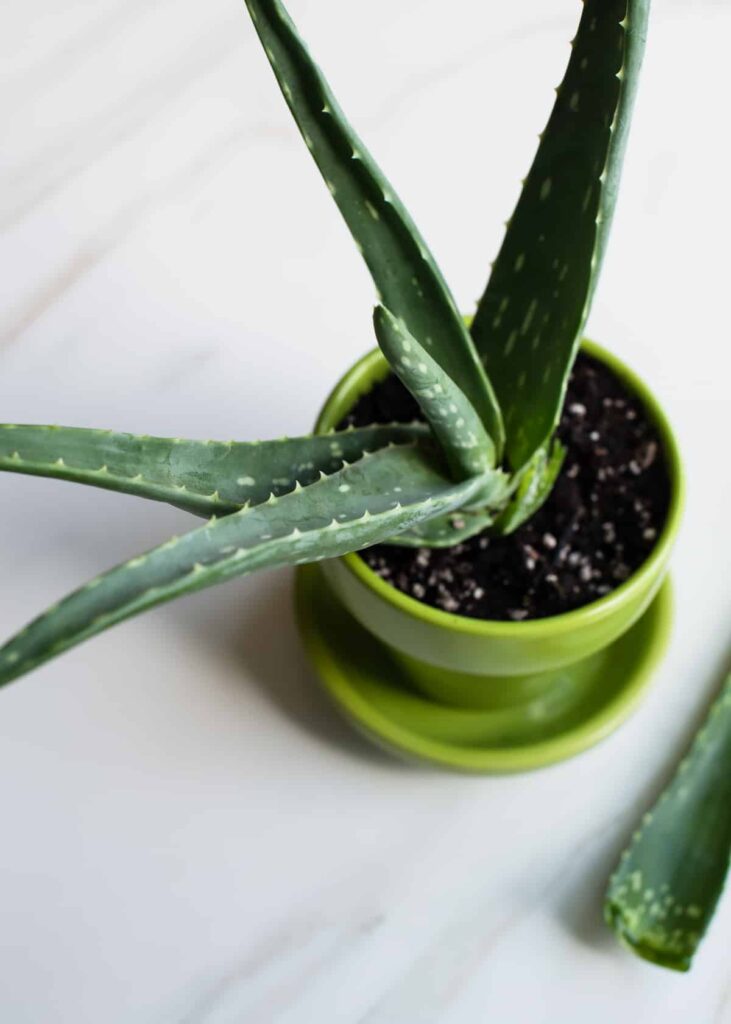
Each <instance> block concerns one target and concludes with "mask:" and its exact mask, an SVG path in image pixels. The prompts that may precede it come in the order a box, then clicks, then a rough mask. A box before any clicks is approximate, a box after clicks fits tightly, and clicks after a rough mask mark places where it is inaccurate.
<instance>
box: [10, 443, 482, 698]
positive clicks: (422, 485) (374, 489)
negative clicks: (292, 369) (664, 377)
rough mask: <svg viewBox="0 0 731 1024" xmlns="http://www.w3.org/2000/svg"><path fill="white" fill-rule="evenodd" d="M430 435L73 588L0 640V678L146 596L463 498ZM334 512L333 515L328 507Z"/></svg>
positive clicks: (371, 535)
mask: <svg viewBox="0 0 731 1024" xmlns="http://www.w3.org/2000/svg"><path fill="white" fill-rule="evenodd" d="M439 467H440V456H439V453H438V452H436V450H435V448H434V445H433V444H430V443H425V444H414V445H411V446H406V445H401V446H396V447H393V448H384V449H382V450H381V451H379V452H376V453H375V454H373V455H366V456H364V457H363V458H361V459H360V461H359V462H356V463H354V464H353V465H350V466H346V467H344V468H343V469H341V470H339V471H338V472H336V473H334V474H333V475H332V476H329V477H324V478H323V479H321V480H320V481H318V482H317V483H313V484H310V485H309V486H308V487H304V488H300V489H298V490H295V491H291V492H290V493H288V494H286V495H284V496H283V497H281V498H274V497H273V498H272V499H270V500H269V501H267V502H266V503H264V504H260V505H256V506H253V507H250V508H247V509H242V510H241V511H239V512H234V513H232V514H231V515H228V516H225V517H224V518H222V519H212V520H210V521H209V522H208V523H207V524H206V525H205V526H202V527H200V528H199V529H197V530H194V531H192V532H191V533H188V534H186V535H184V536H183V537H180V538H173V539H172V540H170V541H168V542H167V543H166V544H163V545H162V546H161V547H158V548H155V549H154V550H152V551H149V552H147V553H146V554H143V555H140V556H138V557H137V558H133V559H132V560H131V561H129V562H126V563H125V564H124V565H120V566H118V567H117V568H115V569H112V570H111V571H110V572H107V573H105V574H104V575H103V576H99V577H97V578H96V579H95V580H92V581H91V582H90V583H88V584H87V585H86V586H85V587H82V588H81V589H80V590H77V591H75V592H74V593H73V594H71V595H70V596H69V597H67V598H65V599H64V600H63V601H61V602H60V603H59V604H57V605H55V606H54V607H53V608H51V609H49V611H47V612H46V613H45V614H44V615H42V616H41V617H40V618H38V619H36V620H35V621H34V622H32V623H30V625H28V626H26V628H25V629H23V630H22V631H21V632H20V633H18V634H17V635H16V636H15V637H14V638H13V639H12V640H10V641H9V642H8V643H7V644H5V646H4V647H3V648H2V649H0V685H1V684H3V683H8V682H10V681H11V680H12V679H15V678H17V677H18V676H20V675H23V674H24V673H26V672H29V671H30V670H31V669H33V668H35V667H37V666H38V665H40V664H42V663H43V662H45V661H47V660H48V659H49V658H52V657H54V656H56V655H57V654H60V653H62V652H63V651H65V650H67V649H68V648H70V647H73V646H74V645H75V644H78V643H80V642H81V641H82V640H86V639H88V638H89V637H92V636H94V635H95V634H96V633H99V632H101V631H102V630H104V629H107V628H108V627H109V626H113V625H114V624H115V623H117V622H121V621H122V620H123V619H127V618H129V617H130V616H132V615H136V614H138V613H139V612H142V611H145V610H146V609H148V608H151V607H153V606H154V605H157V604H161V603H162V602H164V601H169V600H172V599H173V598H175V597H179V596H181V595H182V594H186V593H191V592H193V591H197V590H200V589H202V588H203V587H208V586H211V585H212V584H215V583H221V582H224V581H225V580H227V579H230V578H232V577H234V576H242V575H245V574H247V573H250V572H253V571H254V570H255V569H264V568H269V567H272V566H277V565H282V564H287V563H299V562H309V561H316V560H319V559H322V558H330V557H333V556H336V555H342V554H345V553H347V552H350V551H354V550H356V549H358V548H362V547H367V546H368V545H370V544H375V543H377V542H378V541H380V540H384V539H385V538H386V537H388V536H391V535H392V534H393V533H397V532H398V531H399V530H407V529H410V528H412V527H413V526H415V525H416V524H417V523H419V522H421V521H422V520H423V519H426V518H428V517H430V516H433V515H441V514H442V513H445V512H448V511H449V510H450V509H452V508H456V507H459V506H461V505H462V504H463V503H464V502H466V501H469V500H470V498H471V497H472V496H473V494H474V493H475V492H476V491H478V490H479V488H480V487H481V486H482V480H481V479H480V478H479V477H476V478H474V479H472V480H467V481H463V482H462V483H454V482H453V481H451V480H449V479H448V478H447V477H446V476H445V475H444V474H443V472H442V471H441V470H440V468H439ZM334 509H337V510H338V512H337V514H336V515H335V516H333V510H334Z"/></svg>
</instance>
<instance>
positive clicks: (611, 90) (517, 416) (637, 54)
mask: <svg viewBox="0 0 731 1024" xmlns="http://www.w3.org/2000/svg"><path fill="white" fill-rule="evenodd" d="M649 6H650V2H649V0H585V3H584V9H583V14H582V17H581V22H580V25H579V29H578V32H577V35H576V38H575V39H574V42H573V44H572V45H573V51H572V54H571V58H570V61H569V64H568V68H567V71H566V75H565V77H564V80H563V82H562V83H561V85H560V87H559V88H558V90H557V93H558V95H557V97H556V102H555V105H554V108H553V112H552V114H551V117H550V120H549V122H548V125H547V127H546V129H545V131H544V132H543V135H542V136H541V142H540V145H539V147H538V152H537V154H536V157H535V160H534V162H533V166H532V167H531V169H530V172H529V174H528V177H527V178H526V179H525V183H524V187H523V191H522V194H521V196H520V199H519V201H518V205H517V207H516V209H515V211H514V213H513V216H512V219H511V220H510V222H509V225H508V229H507V232H506V234H505V238H504V241H503V244H502V247H501V249H500V252H499V254H498V258H497V260H496V261H495V264H494V266H493V270H492V274H491V277H490V281H489V283H488V286H487V289H486V291H485V293H484V295H483V296H482V299H481V300H480V303H479V305H478V308H477V313H476V314H475V318H474V320H473V323H472V337H473V339H474V341H475V344H476V346H477V349H478V351H479V353H480V356H481V357H482V360H483V362H484V365H485V368H486V369H487V373H488V376H489V378H490V380H491V382H492V385H493V387H494V389H495V393H496V395H497V398H498V401H499V403H500V406H501V408H502V410H503V415H504V417H505V429H506V435H507V440H506V449H507V453H508V456H509V459H510V462H511V465H512V467H513V469H515V470H517V469H520V468H521V467H522V466H523V465H525V463H526V462H528V460H529V459H530V458H531V456H532V455H533V454H534V452H536V451H537V450H538V449H539V448H540V447H541V445H543V444H544V442H545V441H546V440H547V438H548V437H549V436H550V434H551V432H552V431H553V429H554V427H555V426H556V424H557V422H558V418H559V415H560V410H561V404H562V402H563V397H564V394H565V390H566V383H567V380H568V375H569V373H570V371H571V366H572V364H573V360H574V358H575V356H576V352H577V349H578V344H579V340H580V337H581V331H582V329H583V326H584V323H585V321H586V317H587V315H588V311H589V304H590V302H591V297H592V294H593V291H594V288H595V286H596V281H597V276H598V274H599V269H600V264H601V259H602V256H603V253H604V248H605V245H606V239H607V233H608V230H609V226H610V223H611V219H612V213H613V210H614V203H615V200H616V196H617V188H618V184H619V176H620V171H621V166H622V160H623V156H624V150H625V144H626V141H627V133H628V129H629V123H630V117H631V112H632V105H633V101H634V96H635V91H636V87H637V81H638V76H639V72H640V65H641V63H642V55H643V51H644V42H645V35H646V29H647V18H648V12H649Z"/></svg>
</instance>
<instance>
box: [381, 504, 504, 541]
mask: <svg viewBox="0 0 731 1024" xmlns="http://www.w3.org/2000/svg"><path fill="white" fill-rule="evenodd" d="M493 522H494V515H493V514H491V513H490V512H489V511H488V510H487V509H486V508H474V509H471V510H467V509H458V510H457V511H455V512H448V513H447V514H446V515H443V516H435V517H434V518H433V519H425V520H424V522H423V523H419V524H418V526H412V527H411V529H410V530H404V531H403V533H398V534H396V536H395V537H389V538H388V539H387V540H385V541H383V543H384V544H393V545H394V546H395V547H404V548H451V547H453V546H454V545H455V544H461V543H462V542H463V541H466V540H469V539H470V537H475V536H477V534H478V533H482V531H483V530H486V529H487V528H488V527H490V526H492V524H493Z"/></svg>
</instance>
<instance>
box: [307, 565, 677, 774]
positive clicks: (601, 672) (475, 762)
mask: <svg viewBox="0 0 731 1024" xmlns="http://www.w3.org/2000/svg"><path fill="white" fill-rule="evenodd" d="M295 602H296V610H297V618H298V622H299V627H300V631H301V633H302V637H303V640H304V644H305V648H306V650H307V653H308V656H309V658H310V660H311V662H312V664H313V666H314V668H315V670H316V672H317V674H318V675H319V677H320V679H321V681H322V683H323V684H324V686H325V689H326V691H327V693H328V694H329V695H330V697H331V698H332V699H333V701H334V702H335V704H336V706H337V707H338V708H339V709H340V710H341V711H342V712H343V713H344V714H345V716H346V717H347V718H348V719H349V720H350V721H351V722H352V724H354V725H355V726H356V728H358V729H359V730H360V731H361V732H362V733H364V734H365V735H366V736H367V737H369V738H370V739H371V740H373V741H374V742H375V743H377V744H378V745H380V746H382V747H384V748H386V749H387V750H389V751H391V752H393V753H395V754H398V755H399V756H401V757H405V758H407V759H409V760H416V761H425V762H429V763H431V764H437V765H440V766H441V767H443V768H451V769H454V770H457V771H463V772H472V773H485V774H490V773H498V772H513V771H527V770H530V769H533V768H540V767H543V766H544V765H548V764H552V763H554V762H556V761H562V760H564V759H566V758H568V757H572V756H573V755H574V754H578V753H579V752H580V751H582V750H586V749H587V748H588V747H591V746H593V745H594V744H595V743H598V742H599V741H600V740H602V739H604V737H606V736H608V735H609V734H610V733H611V732H613V731H614V730H615V729H616V728H617V727H618V726H619V725H620V724H621V723H622V722H623V721H624V720H625V719H626V718H627V717H628V716H629V715H630V714H631V712H632V711H633V710H634V709H635V707H636V706H637V704H638V702H639V700H640V698H641V697H642V696H643V694H644V692H645V690H646V689H647V687H648V685H649V682H650V678H651V670H652V669H653V667H654V666H655V665H656V663H657V662H658V660H659V658H660V656H661V655H662V653H663V652H664V650H665V647H666V645H667V641H668V637H669V628H670V623H671V619H672V597H671V589H670V584H669V583H668V582H667V581H666V582H665V584H664V585H663V586H662V588H661V590H660V592H659V593H658V595H657V597H656V598H655V599H654V601H653V602H652V604H651V605H650V607H649V608H648V610H647V611H646V612H645V613H644V615H643V616H642V617H641V618H640V620H639V621H638V622H636V623H635V625H634V626H633V627H632V628H631V629H630V630H629V631H628V632H626V633H625V634H624V635H623V636H622V637H621V638H620V639H619V640H617V641H615V642H614V643H613V644H611V645H610V646H609V647H607V648H605V649H604V650H602V651H599V652H597V653H596V654H594V655H592V656H591V657H589V658H586V659H584V660H583V661H579V662H576V663H575V664H573V665H570V666H568V667H567V668H563V669H557V670H556V671H552V672H547V673H545V674H544V675H541V676H532V677H530V678H525V679H524V678H522V677H520V676H516V677H512V679H511V680H510V685H511V687H512V688H513V694H514V699H512V695H507V694H506V685H505V681H503V680H501V681H500V686H499V687H498V689H497V690H496V696H495V700H494V701H493V702H492V704H491V705H490V706H488V707H485V708H480V709H471V708H470V709H467V708H460V707H454V706H447V705H444V704H438V703H436V702H435V701H433V700H431V699H429V698H428V697H426V696H424V695H423V693H420V692H419V690H421V689H422V687H423V683H424V681H423V680H422V681H421V685H420V681H417V680H415V679H414V675H413V673H414V672H418V667H417V664H416V663H414V662H411V663H410V665H409V666H408V667H407V666H406V664H405V663H404V662H403V661H401V660H399V659H397V658H396V657H395V656H394V654H393V653H392V652H391V651H390V650H389V648H387V647H386V646H385V645H384V644H382V643H381V642H380V641H378V640H377V639H376V638H375V637H374V636H372V635H371V634H370V633H368V632H367V631H366V630H365V629H363V627H362V626H360V625H359V624H358V623H357V622H356V621H355V620H354V619H353V617H352V616H351V615H350V614H349V613H348V612H347V611H346V610H345V608H344V607H343V606H342V604H341V603H340V602H339V601H338V600H337V599H336V598H335V596H334V595H333V593H332V591H331V590H330V588H329V587H328V585H327V583H326V581H325V579H324V577H323V575H322V573H321V571H320V570H319V568H318V567H317V566H303V567H301V568H300V569H298V570H297V578H296V588H295ZM431 671H432V672H433V669H432V670H431ZM426 685H427V686H428V682H427V683H426Z"/></svg>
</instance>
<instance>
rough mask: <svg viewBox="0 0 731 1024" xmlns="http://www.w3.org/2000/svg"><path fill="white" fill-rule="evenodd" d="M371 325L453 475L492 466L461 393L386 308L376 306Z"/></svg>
mask: <svg viewBox="0 0 731 1024" xmlns="http://www.w3.org/2000/svg"><path fill="white" fill-rule="evenodd" d="M373 324H374V327H375V330H376V337H377V338H378V344H379V345H380V347H381V350H382V352H383V354H384V355H385V357H386V359H388V361H389V363H390V364H391V367H392V369H393V371H394V373H395V374H396V376H397V377H398V378H399V379H400V380H401V381H402V383H403V384H404V386H405V387H406V389H407V390H408V391H410V392H411V394H412V395H413V396H414V398H415V399H416V401H417V402H418V403H419V406H420V408H421V411H422V412H423V413H424V416H425V417H426V420H427V422H428V423H429V425H430V426H431V428H432V430H433V432H434V435H435V436H436V438H437V440H438V441H439V443H440V444H441V446H442V449H443V450H444V453H445V456H446V458H447V462H448V463H449V466H450V468H451V469H452V471H453V473H454V474H455V477H456V479H458V480H463V479H466V478H467V477H470V476H475V474H477V473H484V472H486V471H487V470H489V469H492V468H493V466H494V465H495V447H494V445H493V443H492V441H491V440H490V438H489V436H488V434H487V432H486V431H485V428H484V426H483V425H482V421H481V420H480V417H479V416H478V415H477V413H476V411H475V408H474V406H473V405H472V403H471V402H470V400H469V399H468V398H467V396H466V395H465V394H464V392H463V391H461V390H460V388H459V387H458V385H457V384H455V382H454V381H453V380H452V378H451V377H450V376H449V374H448V373H445V371H444V370H443V369H442V367H441V366H440V365H439V363H438V362H437V361H436V360H435V359H433V358H432V357H431V355H430V354H429V352H427V350H426V349H425V348H424V346H423V345H421V344H420V342H418V341H417V339H416V338H415V337H414V336H413V334H411V332H410V331H409V329H408V328H407V327H406V324H405V323H404V322H403V320H399V319H397V318H396V317H395V316H394V315H393V314H392V313H391V311H390V310H388V309H385V308H384V307H383V306H376V308H375V310H374V311H373Z"/></svg>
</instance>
